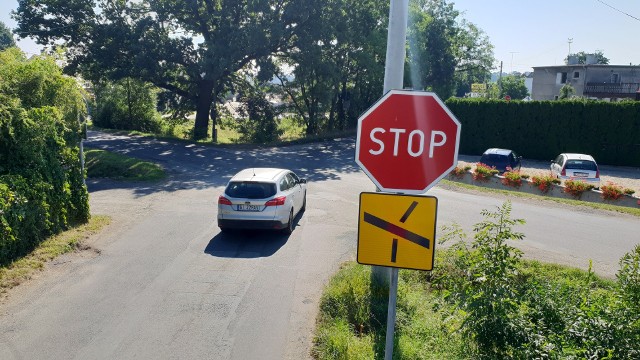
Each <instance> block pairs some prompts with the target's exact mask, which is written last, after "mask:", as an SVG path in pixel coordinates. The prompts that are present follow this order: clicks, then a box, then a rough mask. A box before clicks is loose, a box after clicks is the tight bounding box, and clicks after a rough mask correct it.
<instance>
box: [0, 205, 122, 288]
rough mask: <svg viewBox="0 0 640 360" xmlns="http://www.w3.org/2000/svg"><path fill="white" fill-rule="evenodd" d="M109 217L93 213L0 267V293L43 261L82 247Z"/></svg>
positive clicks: (18, 281)
mask: <svg viewBox="0 0 640 360" xmlns="http://www.w3.org/2000/svg"><path fill="white" fill-rule="evenodd" d="M109 222H110V218H109V217H107V216H100V215H95V216H92V217H91V219H89V222H88V223H86V224H83V225H80V226H77V227H74V228H71V229H69V230H67V231H65V232H62V233H60V234H58V235H55V236H52V237H50V238H49V239H47V240H45V241H44V242H42V244H40V245H39V246H38V247H37V248H36V249H35V250H34V251H32V252H31V253H30V254H29V255H27V256H25V257H22V258H20V259H17V260H15V261H14V262H12V263H11V264H9V265H7V266H3V267H0V294H2V293H4V292H6V291H7V290H8V289H11V288H13V287H15V286H17V285H19V284H20V283H22V282H24V281H25V280H28V279H29V278H31V276H32V275H33V274H34V273H35V272H36V271H40V270H42V269H43V268H44V266H45V263H46V262H48V261H51V260H53V259H55V258H56V257H57V256H60V255H62V254H65V253H68V252H71V251H75V250H78V249H83V248H84V245H83V240H85V239H87V238H88V237H89V236H91V235H93V234H96V233H98V232H99V231H100V230H102V228H104V227H105V226H106V225H108V224H109Z"/></svg>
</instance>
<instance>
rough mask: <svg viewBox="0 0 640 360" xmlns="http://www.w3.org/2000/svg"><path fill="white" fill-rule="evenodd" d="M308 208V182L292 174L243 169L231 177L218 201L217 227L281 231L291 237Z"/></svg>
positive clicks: (274, 170)
mask: <svg viewBox="0 0 640 360" xmlns="http://www.w3.org/2000/svg"><path fill="white" fill-rule="evenodd" d="M306 206H307V181H306V179H301V178H299V177H298V176H297V175H296V174H295V173H294V172H293V171H291V170H286V169H274V168H250V169H244V170H242V171H240V172H239V173H237V174H236V175H234V176H233V177H232V178H231V180H229V183H228V184H227V187H226V188H225V190H224V194H222V195H220V197H219V198H218V227H219V228H220V230H222V231H225V230H227V229H282V230H283V231H284V232H285V233H288V234H290V233H291V232H292V231H293V226H294V219H295V217H296V216H297V214H298V213H299V212H301V211H304V210H305V208H306Z"/></svg>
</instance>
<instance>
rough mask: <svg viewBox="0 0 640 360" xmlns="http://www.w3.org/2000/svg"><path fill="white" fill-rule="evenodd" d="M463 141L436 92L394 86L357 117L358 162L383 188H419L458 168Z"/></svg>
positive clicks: (422, 189) (413, 191)
mask: <svg viewBox="0 0 640 360" xmlns="http://www.w3.org/2000/svg"><path fill="white" fill-rule="evenodd" d="M459 143H460V122H459V121H458V120H457V119H456V118H455V116H454V115H453V114H452V113H451V111H449V109H447V107H446V106H445V105H444V103H443V102H442V101H441V100H440V99H439V98H438V96H437V95H436V94H434V93H430V92H418V91H404V90H391V91H389V92H388V93H386V94H385V95H384V96H383V97H382V98H380V100H378V101H377V102H376V103H375V104H374V105H373V106H372V107H371V108H369V110H367V111H366V112H365V113H364V114H362V115H361V116H360V118H359V119H358V137H357V140H356V163H358V165H360V167H361V168H362V170H363V171H364V172H365V173H366V174H367V175H368V176H369V178H370V179H371V180H372V181H373V182H374V183H375V184H376V186H377V187H378V188H380V190H382V191H386V192H401V193H409V194H421V193H424V192H426V191H427V190H428V189H429V188H430V187H432V186H433V185H435V184H436V183H437V182H438V181H440V179H442V178H443V177H445V176H446V175H447V174H448V173H449V172H450V171H451V170H453V169H454V168H455V166H456V164H457V162H458V145H459Z"/></svg>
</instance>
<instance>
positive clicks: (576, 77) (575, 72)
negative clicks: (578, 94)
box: [573, 71, 580, 79]
mask: <svg viewBox="0 0 640 360" xmlns="http://www.w3.org/2000/svg"><path fill="white" fill-rule="evenodd" d="M573 78H574V79H579V78H580V71H574V73H573Z"/></svg>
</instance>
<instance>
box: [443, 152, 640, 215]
mask: <svg viewBox="0 0 640 360" xmlns="http://www.w3.org/2000/svg"><path fill="white" fill-rule="evenodd" d="M478 167H479V168H480V170H478ZM490 170H491V168H490V167H488V166H486V165H484V164H481V163H478V164H477V165H476V168H475V169H473V170H471V167H469V166H466V167H457V168H456V169H455V170H454V171H452V172H451V173H450V174H449V180H452V181H457V182H462V183H466V184H469V185H476V186H483V187H489V188H493V189H500V190H512V191H521V192H526V193H530V194H536V195H542V196H550V197H563V198H569V199H580V200H582V201H590V202H607V203H609V204H614V205H619V206H627V207H634V208H638V207H640V199H638V198H637V197H634V196H633V194H634V191H633V190H632V189H628V188H622V187H620V186H618V185H616V184H613V183H607V184H606V185H603V186H601V188H600V190H599V191H598V190H593V186H592V185H589V184H586V183H584V182H582V181H577V180H574V181H571V180H567V181H565V186H563V185H562V184H561V181H560V180H559V179H556V178H553V177H552V176H551V174H545V175H535V176H532V177H531V179H529V176H528V175H527V174H522V173H521V172H520V171H513V170H510V169H508V171H507V172H505V173H504V175H502V176H501V175H497V171H495V170H494V171H495V172H493V173H491V171H490ZM489 173H491V175H488V174H489Z"/></svg>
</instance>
